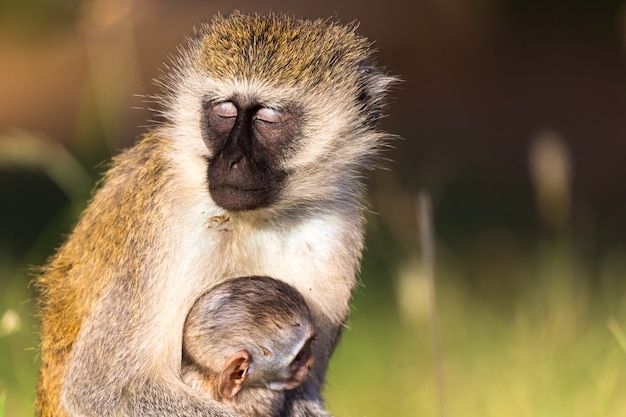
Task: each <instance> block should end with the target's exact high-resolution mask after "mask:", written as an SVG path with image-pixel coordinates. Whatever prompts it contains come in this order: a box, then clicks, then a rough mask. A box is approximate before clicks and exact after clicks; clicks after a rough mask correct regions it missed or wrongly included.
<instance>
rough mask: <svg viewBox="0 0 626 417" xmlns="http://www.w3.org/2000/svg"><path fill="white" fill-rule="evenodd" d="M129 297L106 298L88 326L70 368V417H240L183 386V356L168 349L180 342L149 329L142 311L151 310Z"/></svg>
mask: <svg viewBox="0 0 626 417" xmlns="http://www.w3.org/2000/svg"><path fill="white" fill-rule="evenodd" d="M126 298H128V296H126V295H125V294H124V292H119V291H115V290H113V291H110V292H109V293H105V294H104V295H103V297H101V304H100V305H99V306H98V307H97V308H96V309H95V311H94V312H93V314H92V315H91V316H90V317H89V318H88V319H87V320H86V321H85V323H84V325H83V327H82V329H81V331H80V333H79V335H78V338H77V339H76V341H75V343H74V346H73V349H72V353H71V355H70V357H69V360H68V363H67V365H66V372H65V381H64V385H63V390H62V394H61V406H62V408H63V410H64V411H65V412H66V413H67V415H68V416H70V417H73V416H81V417H84V416H94V417H95V416H98V417H100V416H109V415H115V416H129V417H130V416H133V417H136V416H160V417H238V416H239V415H238V414H237V413H235V412H234V411H232V410H231V409H230V408H227V407H226V406H224V405H222V404H220V403H218V402H216V401H213V400H210V399H208V397H205V396H201V395H200V394H199V393H197V392H196V391H194V390H192V389H191V388H190V387H188V386H187V385H185V384H184V383H183V382H182V380H181V379H180V378H181V377H180V371H179V370H178V369H179V368H176V366H177V364H178V363H179V362H180V351H179V350H178V352H176V351H175V348H174V349H168V346H169V345H172V346H174V345H175V339H176V338H175V337H170V338H168V337H167V335H163V334H161V333H159V332H158V331H157V330H158V327H159V326H158V324H156V323H152V326H151V327H148V326H147V325H146V324H147V323H146V320H145V319H144V318H143V317H144V316H143V315H137V314H136V311H141V310H143V311H144V312H145V313H149V312H150V311H149V306H139V305H137V304H136V301H135V302H134V303H133V304H130V303H128V301H129V300H128V299H126ZM171 333H174V332H171ZM157 339H160V340H157ZM168 339H169V340H168ZM172 364H174V366H172Z"/></svg>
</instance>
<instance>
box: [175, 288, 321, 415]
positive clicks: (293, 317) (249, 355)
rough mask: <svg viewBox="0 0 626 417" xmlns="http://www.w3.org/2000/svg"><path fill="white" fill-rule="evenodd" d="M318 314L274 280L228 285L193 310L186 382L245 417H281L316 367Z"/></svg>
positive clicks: (188, 329)
mask: <svg viewBox="0 0 626 417" xmlns="http://www.w3.org/2000/svg"><path fill="white" fill-rule="evenodd" d="M312 323H313V321H312V318H311V313H310V312H309V308H308V307H307V304H306V302H305V301H304V298H303V297H302V295H301V294H300V293H299V292H298V291H297V290H296V289H294V288H293V287H291V286H290V285H288V284H286V283H284V282H282V281H278V280H275V279H273V278H269V277H260V276H250V277H240V278H233V279H228V280H226V281H224V282H222V283H220V284H218V285H216V286H215V287H213V288H212V289H210V290H209V291H208V292H206V293H205V294H203V295H202V296H201V297H200V298H198V300H197V301H196V302H195V304H194V305H193V307H192V308H191V310H190V312H189V315H188V316H187V321H186V323H185V328H184V334H183V365H182V375H183V380H184V381H185V382H186V383H187V384H188V385H190V386H192V387H194V388H196V389H200V390H201V391H203V392H206V393H208V394H209V396H210V397H211V398H212V399H214V400H217V401H220V402H222V403H224V404H226V405H228V406H230V407H231V408H232V409H234V410H235V411H236V412H237V413H239V414H241V415H243V416H250V417H252V416H259V417H260V416H265V417H267V416H278V415H280V413H281V410H282V406H283V403H284V399H285V392H284V391H285V390H291V389H294V388H296V387H298V386H299V385H300V384H301V383H302V382H304V380H305V379H306V378H307V376H308V374H309V370H310V369H311V367H312V366H313V356H312V354H311V342H312V341H313V340H315V338H314V334H313V324H312Z"/></svg>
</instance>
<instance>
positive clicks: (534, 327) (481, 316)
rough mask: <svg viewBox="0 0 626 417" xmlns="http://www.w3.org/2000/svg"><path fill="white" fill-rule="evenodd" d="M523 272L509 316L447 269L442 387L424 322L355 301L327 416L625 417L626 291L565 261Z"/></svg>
mask: <svg viewBox="0 0 626 417" xmlns="http://www.w3.org/2000/svg"><path fill="white" fill-rule="evenodd" d="M620 262H623V259H621V261H620ZM526 264H527V267H526V270H527V271H528V273H529V274H528V275H525V274H523V273H522V274H521V277H522V278H523V279H524V280H525V281H526V285H525V286H524V288H523V289H522V290H521V291H518V292H517V293H516V294H515V295H513V296H511V295H509V296H508V297H507V299H506V304H505V305H503V304H502V302H501V300H493V299H489V298H485V297H484V294H483V293H482V291H480V290H479V291H477V290H476V289H475V288H474V289H469V288H467V287H464V286H463V285H462V284H461V282H463V281H462V280H459V276H460V275H462V274H463V273H464V271H463V270H454V269H453V268H450V267H449V266H446V265H440V267H439V271H440V273H439V275H438V277H437V278H438V280H439V282H440V285H439V288H438V289H439V292H438V300H437V302H438V315H439V317H438V318H439V325H440V335H441V349H440V352H439V357H441V363H440V366H441V367H442V369H443V383H442V384H441V385H438V384H437V382H436V381H437V379H436V377H435V369H436V363H435V361H434V357H435V355H434V353H433V351H432V348H431V346H432V344H431V340H430V331H429V322H428V320H427V317H425V316H422V317H413V318H412V320H409V319H410V318H409V317H407V318H405V319H401V317H402V314H400V313H399V314H393V313H390V312H389V311H385V309H384V308H377V309H371V308H370V309H369V310H367V311H362V310H361V309H360V308H359V307H358V306H359V304H360V303H362V302H363V300H362V299H359V298H357V300H356V304H357V308H356V313H355V314H354V315H353V317H352V320H351V325H350V329H349V330H347V331H346V332H345V334H344V337H343V341H342V344H341V346H340V347H339V349H338V351H337V353H336V355H335V357H334V359H333V361H332V363H331V367H330V372H329V376H328V381H329V383H328V386H327V388H326V399H327V402H328V405H329V408H330V410H331V411H332V412H333V413H335V414H336V415H339V416H347V417H355V416H358V417H360V416H368V417H372V416H388V415H402V416H407V417H409V416H441V415H445V416H459V417H460V416H462V417H468V416H469V417H471V416H476V417H478V416H480V417H487V416H494V417H496V416H507V417H518V416H519V417H526V416H528V417H543V416H545V417H559V416H563V417H577V416H580V417H592V416H598V417H610V416H615V417H617V416H623V415H624V414H625V413H626V396H624V395H623V392H624V390H625V389H626V373H625V372H624V370H626V352H625V351H624V349H623V346H621V345H620V340H619V339H620V337H622V338H623V332H622V333H621V334H620V332H621V326H623V325H624V324H625V323H626V315H625V313H626V312H625V311H624V309H623V308H620V307H619V306H620V302H619V301H620V298H622V297H623V295H624V294H623V292H621V291H618V292H615V293H612V292H610V291H606V288H595V289H593V290H592V289H591V288H589V287H588V286H587V285H584V284H583V283H587V282H590V281H593V280H592V278H593V277H585V276H581V274H580V271H581V270H583V269H584V268H582V265H580V264H579V262H578V261H577V260H576V258H575V257H574V256H571V254H570V255H564V254H563V253H562V251H560V250H554V251H551V252H550V253H548V252H546V251H544V252H542V253H539V254H538V255H537V256H535V257H534V258H531V259H528V260H527V262H526ZM518 272H519V271H518ZM530 272H532V274H530ZM604 273H610V271H604ZM502 279H506V277H502ZM604 279H606V280H609V281H612V280H619V279H620V278H619V276H617V275H616V276H613V277H606V276H605V277H604ZM363 293H364V295H361V296H360V297H361V298H362V297H375V295H374V294H369V293H368V291H367V290H365V291H364V292H363ZM491 296H493V295H492V294H490V297H491ZM417 301H419V299H417ZM370 307H371V305H370ZM611 328H612V329H613V330H611ZM442 393H443V394H442ZM440 394H442V395H443V411H442V407H441V405H440V402H439V398H440V397H439V396H440Z"/></svg>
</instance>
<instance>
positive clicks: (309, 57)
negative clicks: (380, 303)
mask: <svg viewBox="0 0 626 417" xmlns="http://www.w3.org/2000/svg"><path fill="white" fill-rule="evenodd" d="M369 55H370V51H369V49H368V48H367V42H366V41H365V40H364V38H361V37H359V36H358V35H356V34H355V33H354V28H353V27H344V26H341V25H338V24H334V23H328V22H324V21H312V22H311V21H306V20H298V19H294V18H291V17H287V16H280V15H268V16H244V15H241V14H234V15H232V16H230V17H217V18H215V19H214V21H213V22H212V23H210V24H208V25H205V26H204V27H203V28H202V29H201V31H200V32H199V33H198V35H197V36H196V38H195V39H194V40H192V41H191V42H190V45H189V47H188V48H187V50H186V52H184V53H183V54H182V57H181V58H180V61H179V63H178V65H177V66H176V67H175V68H174V69H173V70H172V73H171V75H170V78H169V79H168V80H166V85H167V86H168V89H169V91H168V92H167V97H164V98H163V101H164V109H163V114H164V115H165V117H166V122H165V123H163V125H162V126H160V127H158V128H156V129H154V130H153V131H150V132H148V133H146V135H145V136H144V137H143V138H142V139H141V140H140V141H139V142H138V144H137V145H136V146H135V147H133V148H131V149H129V150H128V151H126V152H124V153H122V154H121V155H120V156H118V157H117V158H115V159H114V161H113V165H112V168H111V169H110V170H109V171H108V172H107V174H106V175H105V176H104V179H103V180H102V183H101V187H100V188H99V190H97V192H96V193H95V194H94V197H93V199H92V201H91V202H90V203H89V205H88V207H87V209H86V210H85V212H84V213H83V215H82V216H81V219H80V220H79V222H78V224H77V225H76V227H75V229H74V231H73V232H72V233H71V235H70V236H69V237H68V239H67V241H66V242H65V244H64V245H63V246H61V248H59V250H58V252H57V254H56V255H55V256H53V257H52V258H51V260H50V262H49V264H48V265H47V266H46V267H45V268H44V270H43V272H42V274H41V276H40V277H39V279H38V283H37V285H38V287H39V289H40V290H41V294H42V295H41V317H42V341H41V344H42V346H41V347H42V367H41V377H40V382H39V386H38V392H37V405H36V407H37V410H38V414H39V415H40V416H41V417H59V416H79V415H80V416H104V415H121V416H143V415H146V416H147V415H159V416H163V417H174V416H176V417H183V416H186V417H192V416H193V417H195V416H198V417H200V416H233V415H234V414H233V413H232V411H230V410H228V409H227V408H226V407H224V406H222V405H220V404H218V403H216V402H214V401H208V400H207V399H206V398H204V397H202V396H201V395H199V394H198V393H196V392H194V391H193V390H192V389H190V388H189V387H187V386H186V385H185V384H184V383H183V382H182V380H181V378H180V368H181V349H182V329H183V325H184V321H185V317H186V314H187V312H188V311H189V309H190V308H191V306H192V305H193V303H194V302H195V300H196V299H197V298H198V297H199V296H200V295H201V294H202V293H203V292H205V291H206V290H208V289H209V288H211V287H212V286H213V285H215V284H216V283H218V282H221V281H223V280H226V279H228V278H232V277H236V276H246V275H267V276H272V277H275V278H278V279H280V280H283V281H285V282H287V283H289V284H291V285H292V286H294V287H295V288H296V289H297V290H298V291H299V292H300V293H302V294H303V296H304V298H305V300H306V302H307V304H308V305H309V307H310V309H311V313H312V315H313V319H314V322H315V327H316V328H317V329H320V330H319V334H318V337H319V339H320V340H319V341H318V342H317V343H316V345H315V348H314V351H313V355H314V357H315V367H314V369H313V371H312V375H311V376H310V377H309V379H308V380H307V381H306V383H305V384H304V385H303V386H302V387H300V388H299V389H297V390H294V391H290V394H289V395H288V398H287V405H286V411H285V413H284V415H289V416H304V415H308V416H324V415H327V413H326V412H325V411H324V409H323V406H322V401H321V397H320V389H321V385H322V383H323V380H324V375H325V371H326V366H327V363H328V359H329V357H330V355H331V354H332V352H333V350H334V347H335V345H336V343H337V339H338V337H339V334H340V332H341V327H342V325H343V322H344V320H345V319H346V317H347V315H348V312H349V302H350V297H351V293H352V289H353V287H354V285H355V282H356V273H357V271H358V268H359V262H360V254H361V250H362V245H363V242H362V239H363V236H362V233H363V230H362V228H363V225H362V216H361V211H362V208H361V199H362V191H363V186H362V180H361V176H362V175H363V170H364V169H367V168H368V167H369V164H370V158H371V157H372V156H373V155H374V154H375V153H376V149H377V148H378V147H379V146H380V143H381V141H382V140H383V139H384V138H385V135H384V134H383V133H381V132H378V131H376V130H375V128H374V123H375V121H376V119H377V118H378V117H379V113H380V107H381V101H382V99H383V97H384V93H385V90H386V88H387V86H388V85H389V83H390V82H392V81H393V80H392V79H391V78H389V77H387V76H385V75H383V74H382V73H380V71H378V70H377V69H376V68H375V67H373V66H372V63H371V62H369V61H370V56H369ZM234 96H236V97H243V98H246V99H249V100H256V101H257V102H260V103H262V104H264V105H267V106H273V105H280V106H283V107H289V108H291V109H293V112H294V114H295V115H296V116H297V117H298V121H299V125H298V126H299V130H298V135H299V137H298V144H297V152H294V155H293V156H292V157H290V158H288V159H285V160H281V161H280V164H281V169H282V170H284V171H285V172H288V173H289V177H288V181H287V182H286V186H285V187H284V189H283V190H281V194H280V196H279V197H278V200H277V201H276V202H275V203H274V204H272V205H271V206H268V207H265V208H260V209H258V210H251V211H227V210H224V209H223V208H221V207H219V206H217V205H216V204H215V203H214V201H213V200H212V199H211V197H210V195H209V193H208V192H207V179H206V178H207V177H206V172H207V160H208V158H210V157H211V153H212V150H211V149H209V148H207V146H206V145H205V143H204V142H203V139H202V122H201V118H200V114H201V113H202V103H203V102H204V101H205V100H208V99H211V100H226V99H229V98H231V97H234Z"/></svg>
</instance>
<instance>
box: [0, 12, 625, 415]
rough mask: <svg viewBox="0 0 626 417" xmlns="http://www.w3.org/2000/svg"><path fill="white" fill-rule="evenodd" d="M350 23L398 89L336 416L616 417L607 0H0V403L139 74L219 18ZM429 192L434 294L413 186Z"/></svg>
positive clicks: (117, 144) (617, 220)
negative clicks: (48, 264)
mask: <svg viewBox="0 0 626 417" xmlns="http://www.w3.org/2000/svg"><path fill="white" fill-rule="evenodd" d="M235 8H238V9H241V10H243V11H246V12H254V11H261V12H262V11H267V10H274V11H279V12H288V13H292V14H296V15H302V16H307V17H336V18H337V19H339V20H341V21H344V22H350V21H352V20H355V19H356V20H359V21H360V22H361V24H360V31H361V32H362V33H363V34H364V35H366V36H368V37H369V38H371V39H372V40H375V41H376V43H375V46H376V48H377V49H378V50H379V63H380V64H381V65H382V66H384V67H386V68H387V69H388V70H389V72H391V73H392V74H396V75H399V76H400V77H402V79H403V80H404V81H403V83H402V84H401V85H400V86H398V87H397V88H396V89H395V90H394V91H393V94H392V96H393V98H392V100H391V102H390V105H389V108H388V113H389V116H388V117H386V118H385V119H384V120H383V122H382V125H383V127H384V128H385V129H387V130H388V131H390V132H392V133H394V134H398V135H399V136H401V137H402V138H403V139H401V140H397V141H395V142H394V144H393V148H392V149H389V150H388V151H386V152H385V153H384V157H385V159H388V160H387V161H386V162H384V163H383V164H382V165H383V166H382V168H383V169H378V170H376V171H374V172H372V174H371V176H370V197H371V207H370V212H369V214H368V219H369V223H368V238H367V251H366V253H365V258H364V263H363V271H362V282H363V285H362V286H360V287H359V288H358V290H357V292H356V294H355V300H354V309H353V315H352V318H351V321H350V323H349V326H348V328H347V329H346V331H345V332H344V336H343V339H342V342H341V344H340V346H339V348H338V350H337V352H336V354H335V356H334V358H333V360H332V362H331V365H330V371H329V375H328V383H327V386H326V389H325V396H326V399H327V402H328V406H329V408H330V410H331V411H332V412H333V413H335V414H336V415H337V416H344V417H365V416H367V417H375V416H389V415H400V416H450V417H455V416H458V417H461V416H462V417H472V416H480V417H485V416H529V417H531V416H532V417H541V416H545V417H556V416H567V417H573V416H581V417H583V416H584V417H590V416H623V415H626V396H625V395H624V392H625V391H626V372H625V371H626V307H625V305H626V303H625V301H626V294H625V292H626V275H625V274H626V272H625V271H626V218H625V216H624V213H625V212H626V193H625V192H624V191H625V185H626V179H625V176H626V169H625V168H624V161H625V160H626V71H625V70H626V61H625V52H626V4H625V3H624V2H623V1H618V0H616V1H609V0H598V1H591V0H589V1H583V0H576V1H567V0H546V1H538V0H534V1H520V0H500V1H498V0H419V1H418V0H415V1H398V0H390V1H385V2H380V1H365V0H361V1H356V0H353V1H343V2H341V3H338V2H336V1H331V0H318V1H315V2H306V3H304V2H303V3H295V2H290V1H279V0H276V1H269V0H258V1H254V2H253V1H191V0H185V1H176V2H174V1H165V0H160V1H156V0H153V1H147V0H133V1H125V0H83V1H79V0H73V1H71V0H27V1H24V0H0V75H1V76H0V397H1V396H2V393H4V394H5V395H6V410H5V416H6V417H9V416H10V417H23V416H31V415H33V399H34V393H35V386H36V380H37V373H38V352H37V343H38V342H37V338H38V335H37V332H38V328H37V318H36V314H35V304H36V301H35V300H36V294H35V292H34V288H33V287H32V286H31V285H29V283H30V281H31V279H32V274H33V272H34V271H36V267H37V266H39V265H42V264H43V263H44V262H45V260H46V259H47V257H48V256H50V255H51V254H52V253H53V251H54V249H55V247H57V246H58V245H59V244H60V242H61V241H62V239H63V236H64V234H67V233H68V232H69V231H70V230H71V227H72V225H73V224H74V222H75V221H76V218H77V216H78V215H79V213H80V211H81V210H82V208H83V207H84V205H85V202H86V200H87V199H88V197H89V195H90V190H91V188H92V187H93V184H94V182H95V181H96V179H97V178H98V177H99V175H100V174H101V173H102V171H103V168H102V163H103V162H105V161H107V160H108V159H109V158H110V157H111V156H112V155H114V154H116V153H117V152H118V151H119V150H120V149H122V148H124V147H127V146H130V145H131V144H132V143H133V141H134V140H135V138H136V137H137V136H138V135H139V134H140V132H141V131H142V130H143V129H145V127H146V126H149V125H150V124H151V123H152V121H151V120H152V119H154V118H155V117H156V116H155V115H153V114H152V113H151V112H150V110H149V108H150V107H151V106H153V104H152V103H151V102H150V99H149V98H147V97H148V96H149V95H150V94H154V93H157V92H158V89H157V88H156V87H155V86H154V84H153V83H152V81H151V80H152V79H153V78H155V77H158V76H159V74H160V71H162V70H163V68H164V65H163V64H162V63H163V62H166V61H167V60H168V59H169V57H170V56H171V55H172V54H174V53H175V50H176V45H177V44H178V43H180V42H181V41H183V40H184V38H185V36H187V35H189V34H190V33H191V31H192V27H193V26H194V25H198V24H199V23H200V22H201V21H203V20H205V19H206V18H208V17H209V16H210V15H212V14H214V13H216V12H218V11H219V12H222V13H227V12H229V11H231V10H233V9H235ZM420 191H426V192H428V193H429V194H430V195H431V196H432V212H433V216H434V230H435V232H434V233H435V252H436V253H435V267H434V283H435V285H434V289H433V285H432V282H433V281H432V280H431V277H432V275H431V274H429V265H428V263H424V261H423V259H424V258H423V256H422V255H423V253H424V251H423V250H422V249H423V248H422V247H421V246H420V244H419V241H418V225H417V222H416V207H415V200H416V196H417V194H418V193H419V192H420Z"/></svg>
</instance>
